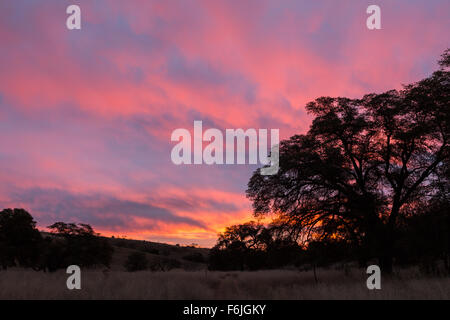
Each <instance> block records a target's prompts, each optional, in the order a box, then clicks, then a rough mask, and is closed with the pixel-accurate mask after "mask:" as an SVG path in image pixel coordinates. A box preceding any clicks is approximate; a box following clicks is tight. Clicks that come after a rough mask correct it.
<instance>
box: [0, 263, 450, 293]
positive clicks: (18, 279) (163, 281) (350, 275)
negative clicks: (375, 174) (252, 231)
mask: <svg viewBox="0 0 450 320" xmlns="http://www.w3.org/2000/svg"><path fill="white" fill-rule="evenodd" d="M67 277H68V275H67V274H66V273H65V272H64V271H59V272H56V273H44V272H35V271H29V270H20V269H11V270H7V271H0V299H446V300H448V299H450V278H449V277H424V276H422V275H420V273H418V271H416V270H414V269H409V270H403V271H401V272H399V273H397V274H396V275H395V276H393V277H389V278H388V277H382V280H381V287H382V288H381V290H373V291H371V290H368V289H367V287H366V279H367V275H366V274H365V270H361V269H352V270H350V271H347V272H346V273H344V272H343V271H342V270H333V269H330V270H320V269H319V270H318V271H317V278H318V283H316V281H315V278H314V274H313V273H312V271H304V272H299V271H294V270H273V271H257V272H209V271H208V272H207V271H182V270H171V271H168V272H150V271H142V272H131V273H130V272H124V271H110V272H108V273H105V272H102V271H101V270H91V271H82V276H81V286H82V288H81V290H72V291H70V290H68V289H67V287H66V279H67Z"/></svg>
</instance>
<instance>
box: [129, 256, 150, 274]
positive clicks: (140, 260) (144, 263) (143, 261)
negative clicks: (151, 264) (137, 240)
mask: <svg viewBox="0 0 450 320" xmlns="http://www.w3.org/2000/svg"><path fill="white" fill-rule="evenodd" d="M124 267H125V269H126V270H127V271H129V272H133V271H141V270H146V269H147V268H148V260H147V255H146V254H145V253H143V252H133V253H130V254H129V255H128V258H127V260H126V261H125V263H124Z"/></svg>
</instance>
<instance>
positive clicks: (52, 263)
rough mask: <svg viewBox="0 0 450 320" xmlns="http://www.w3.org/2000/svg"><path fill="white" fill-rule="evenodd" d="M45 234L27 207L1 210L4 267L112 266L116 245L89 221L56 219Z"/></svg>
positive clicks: (1, 263)
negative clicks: (112, 244)
mask: <svg viewBox="0 0 450 320" xmlns="http://www.w3.org/2000/svg"><path fill="white" fill-rule="evenodd" d="M47 228H48V229H49V230H50V233H49V234H45V235H43V234H42V233H41V232H39V230H38V229H37V228H36V222H35V221H34V219H33V217H32V216H31V215H30V214H29V213H28V212H27V211H26V210H24V209H4V210H2V211H0V267H1V268H2V269H3V270H6V269H7V268H10V267H23V268H32V269H34V270H37V271H39V270H43V271H50V272H52V271H56V270H58V269H65V268H67V267H68V266H69V265H73V264H74V265H78V266H80V267H95V266H106V267H109V265H110V263H111V259H112V254H113V247H112V246H111V245H110V244H109V243H108V241H106V239H103V238H101V237H99V236H98V234H97V233H95V232H94V230H93V229H92V227H91V226H90V225H88V224H82V223H80V224H74V223H64V222H56V223H54V224H52V225H50V226H48V227H47Z"/></svg>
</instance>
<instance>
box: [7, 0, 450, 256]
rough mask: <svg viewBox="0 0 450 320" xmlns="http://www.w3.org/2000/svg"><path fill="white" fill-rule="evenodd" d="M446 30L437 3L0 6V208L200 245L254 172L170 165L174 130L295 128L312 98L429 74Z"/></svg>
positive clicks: (287, 132) (226, 220)
mask: <svg viewBox="0 0 450 320" xmlns="http://www.w3.org/2000/svg"><path fill="white" fill-rule="evenodd" d="M71 4H77V5H79V7H80V8H81V21H82V22H81V30H68V29H67V28H66V19H67V17H68V14H66V8H67V6H69V5H71ZM371 4H377V5H379V6H380V8H381V26H382V29H381V30H368V29H367V27H366V19H367V17H368V14H367V13H366V8H367V7H368V6H369V5H371ZM449 30H450V1H448V0H423V1H422V0H421V1H419V0H395V1H394V0H389V1H388V0H375V1H374V0H371V1H365V0H352V1H350V0H340V1H335V0H322V1H310V0H280V1H275V0H245V1H237V0H214V1H211V0H204V1H202V0H195V1H194V0H164V1H137V0H128V1H121V0H108V1H106V0H96V1H87V0H86V1H81V0H78V1H75V0H70V1H63V0H54V1H44V0H14V1H12V0H0V208H9V207H20V208H25V209H27V210H28V211H29V212H30V213H31V214H32V215H33V217H34V218H35V220H36V221H37V224H38V227H39V228H41V229H44V228H45V227H46V226H48V225H50V224H52V223H54V222H56V221H64V222H76V223H80V222H81V223H88V224H91V225H92V226H93V227H94V229H95V230H96V231H97V232H100V233H101V234H103V235H106V236H112V235H114V236H116V237H118V236H120V237H127V238H134V239H145V240H151V241H159V242H166V243H172V244H175V243H179V244H184V245H185V244H191V243H196V244H199V245H200V246H204V247H210V246H212V245H214V243H215V241H216V239H217V234H218V233H219V232H221V231H223V230H224V228H225V227H226V226H229V225H232V224H237V223H242V222H246V221H249V220H251V219H252V206H251V203H250V201H249V200H248V199H246V197H245V190H246V185H247V182H248V180H249V178H250V177H251V175H252V172H253V171H254V170H255V169H256V168H257V167H258V166H257V165H210V166H209V165H206V164H203V165H179V166H177V165H175V164H173V163H172V161H171V158H170V154H171V150H172V148H173V147H174V145H175V144H176V143H174V142H172V141H171V140H170V137H171V133H172V132H173V131H174V130H175V129H177V128H186V129H188V130H190V131H192V129H193V123H194V121H195V120H201V121H203V127H204V129H207V128H218V129H220V130H225V129H226V128H235V129H237V128H243V129H248V128H255V129H272V128H276V129H279V132H280V138H281V139H286V138H289V137H290V136H292V135H294V134H301V133H305V132H306V131H307V130H308V128H309V125H310V123H311V117H310V116H309V115H308V114H307V113H306V111H305V105H306V103H308V102H309V101H312V100H314V99H316V98H318V97H320V96H346V97H350V98H356V97H361V96H362V95H364V94H366V93H372V92H383V91H387V90H390V89H394V88H396V89H398V88H401V85H402V84H407V83H411V82H414V81H417V80H420V79H422V78H424V77H426V76H428V75H430V74H431V73H432V71H433V70H436V69H437V60H438V59H439V56H440V55H441V54H442V53H443V51H444V50H445V49H446V48H448V47H450V41H449V39H450V37H449Z"/></svg>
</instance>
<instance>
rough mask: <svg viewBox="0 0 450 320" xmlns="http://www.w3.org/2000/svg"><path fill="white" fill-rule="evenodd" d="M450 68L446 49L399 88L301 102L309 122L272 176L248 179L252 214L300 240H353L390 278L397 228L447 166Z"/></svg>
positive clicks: (285, 145)
mask: <svg viewBox="0 0 450 320" xmlns="http://www.w3.org/2000/svg"><path fill="white" fill-rule="evenodd" d="M449 63H450V57H449V51H448V50H447V51H446V52H445V53H444V55H443V57H442V60H441V61H440V66H441V68H440V70H438V71H436V72H434V73H433V74H432V75H431V76H430V77H428V78H426V79H424V80H422V81H419V82H417V83H413V84H410V85H407V86H404V88H403V89H402V90H391V91H388V92H385V93H382V94H368V95H366V96H364V97H363V98H362V99H349V98H330V97H321V98H318V99H317V100H315V101H313V102H311V103H309V104H308V105H307V110H308V111H309V113H310V114H312V115H313V116H314V117H315V119H314V120H313V123H312V125H311V127H310V129H309V131H308V132H307V133H306V134H303V135H296V136H293V137H291V138H290V139H288V140H285V141H282V142H281V143H280V170H279V172H278V174H276V175H273V176H263V175H261V174H260V169H258V170H257V171H256V172H255V173H254V174H253V176H252V177H251V179H250V181H249V184H248V189H247V196H248V198H249V199H250V200H251V201H252V202H253V208H254V213H255V215H256V216H259V215H267V214H269V213H272V214H275V215H276V217H277V220H278V221H279V223H280V226H281V227H284V229H285V230H286V232H289V233H290V234H295V235H297V236H298V238H299V239H302V240H304V241H306V242H308V241H310V240H315V241H320V240H324V239H327V238H328V239H329V238H342V239H346V240H349V241H352V242H354V243H357V244H358V245H359V246H361V247H362V248H364V250H363V252H365V254H366V256H367V258H370V257H373V256H376V257H378V258H379V260H380V264H381V267H382V269H383V270H384V271H385V272H390V271H392V262H393V254H394V252H393V250H394V244H395V241H396V234H397V229H398V226H399V223H400V221H401V220H402V218H404V217H405V215H407V213H408V212H411V210H408V209H410V208H411V207H414V206H416V205H417V204H419V203H423V201H425V202H426V200H427V199H431V198H432V197H433V196H434V195H435V194H436V193H437V192H438V190H437V188H435V187H434V186H435V184H436V183H437V182H438V180H439V178H440V176H439V171H440V170H441V169H442V167H444V165H445V163H446V162H448V161H449V156H450V152H449V143H450V108H449V106H450V99H449V95H450V72H449V70H448V68H449Z"/></svg>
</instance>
